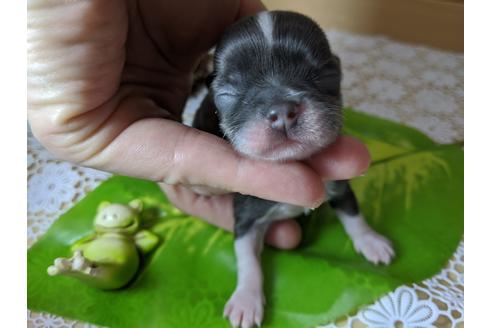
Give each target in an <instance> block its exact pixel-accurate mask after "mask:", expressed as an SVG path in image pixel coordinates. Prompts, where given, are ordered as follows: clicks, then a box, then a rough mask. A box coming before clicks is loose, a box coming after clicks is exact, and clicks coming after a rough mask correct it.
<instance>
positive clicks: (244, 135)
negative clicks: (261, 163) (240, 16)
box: [210, 12, 342, 161]
mask: <svg viewBox="0 0 492 328" xmlns="http://www.w3.org/2000/svg"><path fill="white" fill-rule="evenodd" d="M340 79H341V72H340V63H339V60H338V58H337V57H336V56H335V55H333V54H332V53H331V51H330V47H329V44H328V41H327V39H326V37H325V34H324V33H323V31H322V30H321V29H320V28H319V27H318V26H317V25H316V23H314V22H313V21H312V20H310V19H309V18H307V17H305V16H303V15H300V14H295V13H289V12H263V13H260V14H258V15H256V16H252V17H249V18H247V19H245V20H242V21H240V22H238V23H236V24H235V25H233V26H231V27H230V28H229V29H228V31H227V32H226V33H225V35H224V36H223V38H222V40H221V42H220V43H219V44H218V46H217V48H216V54H215V68H214V75H213V80H212V82H211V86H210V87H211V94H212V96H213V100H214V103H215V105H216V107H217V109H218V114H219V117H220V121H221V128H222V130H223V132H224V134H225V135H226V137H227V138H228V139H229V140H230V141H231V143H232V144H233V146H234V148H235V149H236V150H237V151H239V152H240V153H242V154H244V155H246V156H249V157H253V158H258V159H264V160H276V161H286V160H296V159H303V158H306V157H308V156H310V155H312V154H314V153H316V152H318V151H319V150H321V149H322V148H324V147H326V146H327V145H328V144H329V143H331V142H332V141H333V140H334V139H335V138H336V137H337V135H338V134H339V131H340V128H341V126H342V114H341V97H340Z"/></svg>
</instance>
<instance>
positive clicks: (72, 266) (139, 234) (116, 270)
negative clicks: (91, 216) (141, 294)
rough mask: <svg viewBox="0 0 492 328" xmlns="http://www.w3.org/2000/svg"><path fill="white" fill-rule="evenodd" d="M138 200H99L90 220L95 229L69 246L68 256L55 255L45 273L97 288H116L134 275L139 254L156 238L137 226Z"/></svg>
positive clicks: (152, 246)
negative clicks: (123, 202) (56, 256)
mask: <svg viewBox="0 0 492 328" xmlns="http://www.w3.org/2000/svg"><path fill="white" fill-rule="evenodd" d="M141 211H142V201H141V200H139V199H135V200H133V201H131V202H130V203H129V204H128V205H123V204H116V203H109V202H102V203H101V204H100V205H99V207H98V209H97V215H96V218H95V220H94V230H95V233H94V234H92V235H89V236H87V237H85V238H82V239H81V240H79V241H77V242H76V243H75V244H74V245H73V246H72V248H71V249H72V252H73V256H72V257H71V258H57V259H55V261H54V264H53V265H52V266H50V267H49V268H48V274H49V275H51V276H55V275H66V276H70V277H74V278H77V279H79V280H81V281H83V282H84V283H86V284H88V285H90V286H93V287H96V288H100V289H117V288H121V287H123V286H125V285H126V284H128V282H129V281H130V280H131V279H132V278H133V277H134V276H135V273H136V272H137V270H138V267H139V264H140V255H139V252H140V253H141V254H146V253H148V252H150V251H152V250H153V249H154V248H155V247H156V246H157V244H158V243H159V238H158V237H157V236H156V235H155V234H153V233H152V232H150V231H148V230H143V229H139V225H140V212H141Z"/></svg>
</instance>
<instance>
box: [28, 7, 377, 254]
mask: <svg viewBox="0 0 492 328" xmlns="http://www.w3.org/2000/svg"><path fill="white" fill-rule="evenodd" d="M263 9H264V7H263V5H262V4H261V2H259V1H257V0H206V1H203V0H185V1H171V0H163V1H157V0H140V1H136V0H127V1H123V0H73V1H64V0H30V1H28V118H29V122H30V124H31V127H32V130H33V133H34V134H35V135H36V137H37V138H38V139H39V140H40V141H41V142H42V143H43V144H44V145H45V146H46V147H47V149H48V150H50V151H51V152H52V153H53V154H55V155H56V156H57V157H59V158H62V159H66V160H68V161H71V162H75V163H78V164H81V165H84V166H89V167H93V168H97V169H101V170H105V171H110V172H113V173H119V174H124V175H129V176H135V177H141V178H145V179H149V180H154V181H158V182H164V183H165V184H163V188H164V190H165V191H166V193H167V195H168V197H169V198H170V199H171V201H173V202H174V203H175V205H176V206H177V207H179V208H181V209H183V210H184V211H186V212H188V213H190V214H193V215H198V216H200V217H203V218H205V219H207V220H209V221H210V222H212V223H213V224H215V225H218V226H221V227H224V228H226V229H231V228H232V220H233V218H232V202H231V197H230V195H225V194H224V193H225V192H230V191H234V192H241V193H244V194H251V195H255V196H258V197H261V198H265V199H270V200H274V201H279V202H287V203H292V204H296V205H302V206H306V207H316V206H317V205H319V204H321V203H322V201H323V200H324V189H323V180H330V179H347V178H350V177H353V176H357V175H359V174H361V173H362V172H363V171H365V170H366V168H367V166H368V165H369V155H368V153H367V150H366V148H365V147H364V146H363V145H362V144H361V143H360V142H358V141H357V140H355V139H353V138H349V137H341V138H340V139H339V141H338V142H336V143H335V144H334V145H333V146H331V147H330V148H328V149H326V151H324V152H321V153H320V154H318V155H316V156H315V157H313V158H311V159H310V160H309V161H307V163H301V162H292V163H282V164H280V163H263V162H257V161H254V160H251V159H247V158H243V157H241V156H239V155H238V154H236V153H235V152H234V151H233V149H232V148H231V146H230V145H229V144H228V143H227V142H225V141H224V140H221V139H219V138H217V137H215V136H212V135H209V134H206V133H204V132H200V131H197V130H195V129H191V128H189V127H186V126H184V125H182V124H181V123H179V120H180V117H181V113H182V110H183V106H184V104H185V102H186V99H187V96H188V94H189V92H190V89H191V84H192V72H193V71H194V69H195V68H196V66H197V65H198V63H199V61H200V58H201V57H202V56H203V54H205V53H206V52H207V51H208V50H209V49H210V48H211V47H212V46H213V45H214V44H215V43H216V42H217V41H218V39H219V38H220V35H221V34H222V32H223V31H224V29H225V28H227V26H229V25H230V24H232V23H233V22H234V21H235V20H237V19H239V18H240V17H243V16H246V15H249V14H252V13H255V12H258V11H261V10H263ZM218 168H220V169H218ZM195 186H198V187H205V188H204V189H205V190H208V192H209V194H210V193H213V194H222V195H217V196H214V197H210V196H208V195H199V194H197V193H194V192H193V191H192V189H191V188H190V187H192V188H193V187H195ZM202 190H203V188H202ZM293 224H294V222H291V221H285V222H282V223H279V225H281V226H282V225H285V228H279V229H276V228H274V229H272V230H278V231H279V232H278V234H277V235H275V233H273V236H272V237H271V238H270V239H269V237H268V236H267V240H271V243H273V244H275V245H277V246H279V247H287V248H289V247H293V246H295V245H296V244H297V242H298V239H299V238H300V234H299V228H298V227H297V226H293ZM282 229H283V230H282ZM285 234H286V236H287V237H285V236H284V235H285ZM292 234H294V235H295V236H296V238H297V241H296V240H295V239H296V238H293V239H292V238H290V237H289V236H292ZM285 240H287V243H286V244H282V243H285ZM289 240H290V241H289Z"/></svg>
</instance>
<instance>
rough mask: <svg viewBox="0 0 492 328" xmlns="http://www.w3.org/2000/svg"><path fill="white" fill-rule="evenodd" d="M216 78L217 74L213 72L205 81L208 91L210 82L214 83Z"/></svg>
mask: <svg viewBox="0 0 492 328" xmlns="http://www.w3.org/2000/svg"><path fill="white" fill-rule="evenodd" d="M216 76H217V73H215V71H213V72H212V73H210V74H209V75H208V76H207V78H206V79H205V85H206V86H207V88H208V89H210V85H211V84H212V82H213V81H214V79H215V77H216Z"/></svg>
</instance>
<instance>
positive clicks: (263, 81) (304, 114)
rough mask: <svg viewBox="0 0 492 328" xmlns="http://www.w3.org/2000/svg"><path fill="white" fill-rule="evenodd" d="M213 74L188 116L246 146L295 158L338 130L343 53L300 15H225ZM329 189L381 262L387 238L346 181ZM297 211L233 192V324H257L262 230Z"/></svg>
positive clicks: (251, 152) (270, 156) (360, 245)
mask: <svg viewBox="0 0 492 328" xmlns="http://www.w3.org/2000/svg"><path fill="white" fill-rule="evenodd" d="M211 77H212V81H211V83H210V92H209V94H208V96H207V97H206V99H205V100H204V102H203V103H202V106H201V108H200V109H199V111H198V112H197V115H196V116H195V121H194V126H195V127H196V128H199V129H202V130H205V131H208V132H210V133H214V134H216V135H218V136H220V137H223V136H225V137H226V138H227V139H228V140H229V141H230V142H231V144H232V145H233V147H234V148H235V149H236V150H237V151H238V152H240V153H242V154H243V155H245V156H248V157H251V158H255V159H258V160H268V161H290V160H301V159H305V158H307V157H309V156H311V155H313V154H315V153H316V152H318V151H320V150H321V149H323V148H325V147H327V146H328V145H329V144H330V143H332V142H333V141H334V140H335V139H336V138H337V136H338V135H339V132H340V129H341V127H342V121H343V118H342V112H341V111H342V97H341V94H340V81H341V69H340V61H339V59H338V57H337V56H335V55H334V54H333V53H332V52H331V50H330V46H329V44H328V41H327V39H326V36H325V34H324V32H323V31H322V30H321V29H320V27H319V26H318V25H317V24H316V23H315V22H313V21H312V20H311V19H309V18H307V17H305V16H303V15H300V14H297V13H292V12H283V11H273V12H262V13H260V14H258V15H256V16H252V17H249V18H246V19H243V20H241V21H239V22H237V23H236V24H234V25H232V26H231V27H230V28H229V29H228V30H227V31H226V32H225V34H224V35H223V37H222V39H221V41H220V42H219V44H218V45H217V48H216V51H215V61H214V72H213V74H212V76H211ZM219 124H220V129H219ZM326 193H327V201H328V202H329V203H330V204H331V206H332V207H333V209H334V210H335V211H336V213H337V215H338V217H339V219H340V221H341V223H342V224H343V226H344V228H345V231H346V232H347V234H348V235H349V236H350V238H351V239H352V241H353V243H354V247H355V249H356V250H357V251H358V252H360V253H362V254H363V255H364V256H365V257H366V258H367V259H368V260H369V261H371V262H373V263H376V264H377V263H378V262H381V263H385V264H388V263H389V262H390V260H391V258H392V257H393V254H394V252H393V249H392V246H391V244H390V242H389V241H388V240H387V239H386V238H384V237H383V236H381V235H379V234H378V233H376V232H375V231H374V230H372V229H371V228H370V227H369V226H368V225H367V223H366V221H365V220H364V218H363V216H362V215H361V214H360V212H359V208H358V205H357V200H356V198H355V196H354V193H353V192H352V189H351V187H350V185H349V184H348V181H333V182H329V183H327V185H326ZM304 211H305V209H304V208H302V207H299V206H294V205H289V204H282V203H276V202H272V201H269V200H264V199H260V198H257V197H253V196H248V195H241V194H235V196H234V217H235V225H234V233H235V242H234V248H235V253H236V258H237V266H238V277H237V287H236V290H235V291H234V293H233V294H232V296H231V298H230V299H229V301H228V302H227V304H226V306H225V309H224V315H225V316H227V317H229V320H230V322H231V324H232V326H234V327H237V326H241V327H251V326H253V325H254V324H256V325H258V326H259V325H260V324H261V321H262V319H263V305H264V302H265V301H264V296H263V290H262V289H263V287H262V284H263V276H262V271H261V267H260V253H261V251H262V247H263V237H264V234H265V231H266V229H267V228H268V226H269V225H270V223H271V222H273V221H275V220H281V219H285V218H291V217H296V216H298V215H300V214H301V213H303V212H304Z"/></svg>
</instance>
